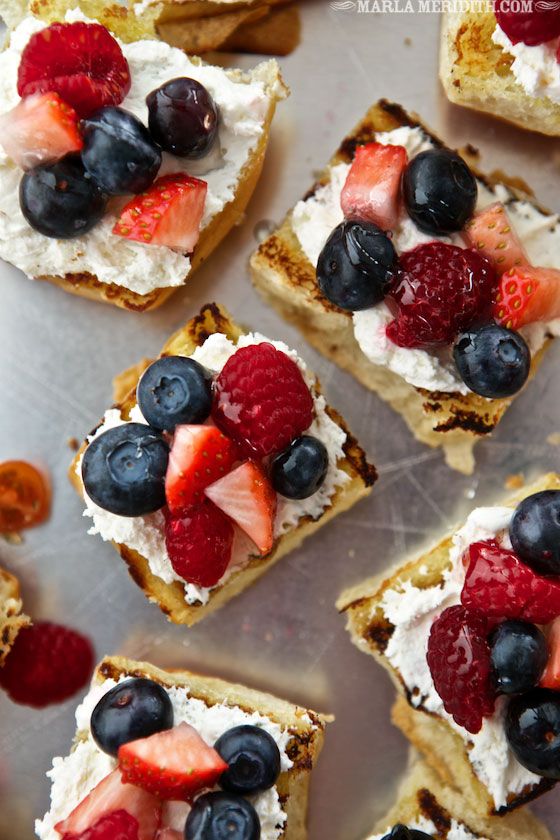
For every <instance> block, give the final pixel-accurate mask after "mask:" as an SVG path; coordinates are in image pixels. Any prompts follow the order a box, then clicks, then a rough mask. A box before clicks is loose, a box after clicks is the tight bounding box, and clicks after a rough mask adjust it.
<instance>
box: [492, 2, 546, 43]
mask: <svg viewBox="0 0 560 840" xmlns="http://www.w3.org/2000/svg"><path fill="white" fill-rule="evenodd" d="M510 5H511V4H510V3H505V4H504V6H506V9H504V10H503V11H502V8H501V2H500V0H498V2H497V3H496V10H495V11H496V20H497V21H498V25H499V27H500V29H503V31H504V32H505V33H506V35H507V36H508V38H509V40H510V41H511V42H512V44H518V43H519V42H520V41H522V42H523V43H524V44H528V45H529V46H531V47H534V46H536V45H537V44H544V43H545V41H551V40H552V39H553V38H557V37H558V36H559V35H560V10H559V9H558V8H553V9H539V8H537V6H538V5H539V4H533V9H532V10H531V11H530V12H512V11H511V9H510V8H509V7H510ZM543 5H545V4H543ZM551 5H552V4H551Z"/></svg>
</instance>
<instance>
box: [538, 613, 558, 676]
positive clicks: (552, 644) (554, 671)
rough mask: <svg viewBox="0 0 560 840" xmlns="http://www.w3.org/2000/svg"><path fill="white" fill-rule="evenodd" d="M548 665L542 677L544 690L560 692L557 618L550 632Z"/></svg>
mask: <svg viewBox="0 0 560 840" xmlns="http://www.w3.org/2000/svg"><path fill="white" fill-rule="evenodd" d="M547 642H548V663H547V666H546V668H545V670H544V674H543V675H542V677H541V682H540V684H541V685H542V686H543V687H544V688H552V689H553V690H554V691H560V618H556V619H555V620H554V621H553V622H552V624H551V625H550V628H549V631H548V638H547Z"/></svg>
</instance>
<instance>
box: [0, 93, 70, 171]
mask: <svg viewBox="0 0 560 840" xmlns="http://www.w3.org/2000/svg"><path fill="white" fill-rule="evenodd" d="M83 145H84V143H83V140H82V137H81V135H80V132H79V130H78V115H77V114H76V112H75V111H74V109H73V108H71V107H70V105H67V104H66V102H64V100H62V99H61V98H60V96H59V95H58V93H38V94H36V95H35V96H30V97H29V98H28V99H22V100H21V102H19V103H18V104H17V105H16V107H15V108H12V110H11V111H8V112H7V113H6V114H2V115H1V116H0V146H2V147H3V149H4V151H5V152H6V154H7V155H8V157H10V158H11V159H12V160H13V161H14V163H16V164H17V165H18V166H21V167H22V169H32V168H33V167H34V166H38V165H39V164H40V163H47V162H50V161H55V160H59V159H60V158H62V157H64V155H66V154H68V153H69V152H79V151H80V150H81V148H82V146H83Z"/></svg>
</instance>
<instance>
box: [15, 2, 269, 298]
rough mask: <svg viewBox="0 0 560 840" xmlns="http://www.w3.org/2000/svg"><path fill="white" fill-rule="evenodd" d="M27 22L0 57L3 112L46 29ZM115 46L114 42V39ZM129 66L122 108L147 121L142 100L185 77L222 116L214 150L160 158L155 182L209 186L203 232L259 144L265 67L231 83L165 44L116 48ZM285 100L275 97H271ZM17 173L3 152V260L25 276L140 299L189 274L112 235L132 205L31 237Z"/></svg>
mask: <svg viewBox="0 0 560 840" xmlns="http://www.w3.org/2000/svg"><path fill="white" fill-rule="evenodd" d="M66 20H67V21H68V22H72V21H77V20H83V21H88V18H86V17H84V15H83V14H82V12H80V11H79V10H72V11H69V12H67V14H66ZM45 25H46V24H45V23H44V22H43V21H41V20H39V19H37V18H34V17H28V18H26V19H25V20H23V21H22V23H21V24H20V25H19V26H18V27H17V29H16V30H15V31H14V32H13V33H12V36H11V39H10V43H9V46H8V48H7V49H6V50H4V52H2V53H0V113H5V112H6V111H9V110H10V109H11V108H13V107H14V106H15V105H17V103H18V102H19V96H18V93H17V71H18V67H19V63H20V59H21V54H22V52H23V50H24V48H25V47H26V45H27V43H28V41H29V39H30V37H31V36H32V35H33V34H35V33H36V32H39V31H41V29H43V28H44V27H45ZM117 40H118V39H117ZM119 43H120V46H121V49H122V51H123V53H124V55H125V57H126V59H127V61H128V63H129V66H130V73H131V78H132V87H131V89H130V92H129V94H128V96H127V97H126V98H125V100H124V101H123V102H122V103H121V107H123V108H125V109H126V110H127V111H130V112H131V113H133V114H134V115H135V116H137V117H138V118H139V119H140V120H141V121H142V122H143V123H144V124H145V125H146V124H147V120H148V108H147V105H146V102H145V99H146V96H147V94H148V93H150V92H151V91H152V90H154V89H155V88H157V87H159V86H160V85H162V84H164V83H165V82H167V81H169V80H170V79H173V78H176V77H178V76H189V77H191V78H193V79H196V80H197V81H199V82H200V83H201V84H203V85H204V86H205V87H206V88H207V89H208V91H209V92H210V94H211V96H212V97H213V98H214V101H215V102H216V104H217V105H218V107H219V109H220V128H219V136H218V138H217V141H216V146H215V148H214V150H213V151H212V152H211V153H210V154H209V155H208V156H206V157H205V158H202V159H201V160H198V161H189V160H186V159H181V158H176V157H174V156H173V155H168V154H167V153H164V154H163V162H162V167H161V170H160V175H164V174H168V173H171V172H186V173H188V174H189V175H193V176H195V177H200V178H203V179H204V180H205V181H206V182H207V183H208V193H207V196H206V203H205V207H204V215H203V219H202V225H201V226H202V228H205V227H206V226H207V225H208V224H209V223H210V221H211V220H212V219H213V218H214V217H215V216H216V215H217V214H218V213H220V212H221V211H222V210H223V209H224V207H225V206H226V204H228V202H230V201H231V200H232V199H233V198H234V196H235V191H236V187H237V184H238V182H239V178H240V174H241V171H242V169H243V167H244V166H245V164H246V163H247V161H248V159H249V156H250V154H251V152H252V150H253V149H254V148H255V146H256V145H257V144H258V142H259V140H260V137H261V135H262V132H263V127H264V122H265V119H266V115H267V112H268V108H269V105H270V95H269V93H267V92H266V89H265V87H266V85H265V79H266V77H267V73H269V72H270V67H269V62H264V63H263V64H261V65H259V67H258V68H257V70H256V71H254V72H253V74H252V76H251V77H249V76H246V75H243V76H240V77H239V78H235V79H233V78H231V77H230V76H229V75H228V74H227V73H226V71H225V70H223V69H222V68H221V67H213V66H211V65H200V64H198V63H197V62H196V59H193V60H191V59H190V58H189V57H188V56H187V55H185V53H184V52H182V50H179V49H175V48H174V47H170V46H169V45H168V44H166V43H164V42H163V41H155V40H145V41H136V42H134V43H131V44H123V43H122V42H120V41H119ZM276 94H278V96H281V95H282V92H281V91H280V90H279V91H277V92H275V95H276ZM21 176H22V170H21V169H20V168H19V167H18V166H16V165H15V164H14V163H13V161H11V160H10V159H9V158H8V157H7V155H6V154H5V153H4V152H3V150H2V148H1V147H0V257H1V258H2V259H5V260H7V261H8V262H11V263H13V264H14V265H15V266H17V267H18V268H20V269H21V270H22V271H24V272H25V273H26V274H27V275H29V276H30V277H38V276H45V275H53V276H64V275H65V274H67V273H70V272H72V273H86V274H91V275H95V276H97V278H98V279H99V280H100V281H101V282H102V283H114V284H116V285H118V286H123V287H125V288H127V289H130V290H131V291H133V292H136V293H138V294H148V293H149V292H151V291H153V290H154V289H158V288H162V287H165V286H180V285H182V284H183V283H184V281H185V278H186V276H187V275H188V273H189V271H190V267H191V261H190V258H189V257H188V256H186V255H184V254H181V253H178V252H176V251H174V250H172V249H171V248H167V247H164V246H159V245H144V244H143V243H141V242H133V241H131V240H128V239H125V238H123V237H122V236H116V235H115V234H113V233H112V229H113V226H114V224H115V222H116V220H117V218H118V215H119V213H120V211H121V209H122V207H123V206H124V204H125V203H126V202H127V201H128V200H129V198H131V196H129V197H125V198H122V197H118V198H113V199H111V201H110V202H109V205H108V207H107V212H106V214H105V216H104V218H103V219H102V220H101V221H100V222H99V224H98V225H96V227H95V228H94V229H93V230H91V231H90V232H89V233H87V234H85V235H84V236H80V237H77V238H75V239H68V240H62V239H52V238H49V237H46V236H43V235H42V234H40V233H38V232H37V231H35V230H33V229H32V228H31V227H30V226H29V224H28V223H27V221H26V220H25V218H24V216H23V214H22V212H21V209H20V206H19V182H20V180H21Z"/></svg>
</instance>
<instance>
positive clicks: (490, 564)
mask: <svg viewBox="0 0 560 840" xmlns="http://www.w3.org/2000/svg"><path fill="white" fill-rule="evenodd" d="M467 557H468V560H469V565H468V568H467V574H466V577H465V584H464V586H463V592H462V594H461V601H462V603H463V605H464V606H465V607H468V608H469V609H477V610H480V611H481V612H483V613H484V615H485V616H487V618H488V620H489V621H491V622H493V623H496V622H498V621H502V620H504V619H508V618H518V619H521V620H522V621H530V622H532V623H534V624H548V623H549V622H551V621H553V620H554V619H555V618H557V616H560V578H548V577H542V576H541V575H538V574H537V573H536V572H534V571H533V570H532V569H530V568H529V566H526V565H525V564H524V563H522V562H521V560H519V558H518V557H517V556H516V555H515V554H514V552H513V551H509V550H508V549H506V548H502V547H501V546H500V545H498V543H497V542H495V541H494V540H488V541H487V542H477V543H473V544H472V545H471V546H469V550H468V552H467Z"/></svg>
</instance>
